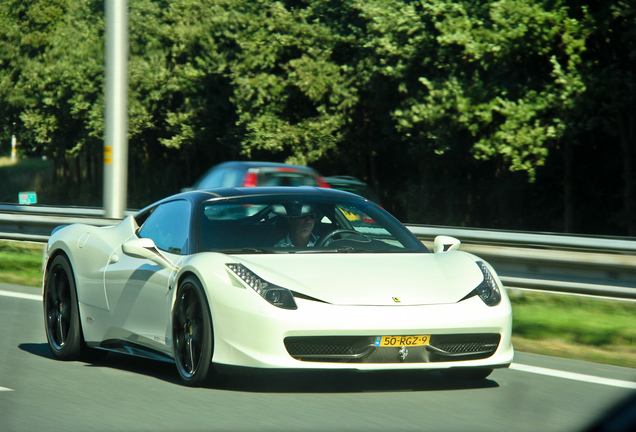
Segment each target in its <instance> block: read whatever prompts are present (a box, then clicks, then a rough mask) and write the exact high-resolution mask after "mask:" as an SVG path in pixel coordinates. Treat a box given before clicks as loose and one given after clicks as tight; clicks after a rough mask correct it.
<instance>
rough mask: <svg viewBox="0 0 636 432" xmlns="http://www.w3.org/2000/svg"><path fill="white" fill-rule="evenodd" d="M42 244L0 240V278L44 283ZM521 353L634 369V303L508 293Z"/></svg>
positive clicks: (635, 344) (3, 280) (635, 365)
mask: <svg viewBox="0 0 636 432" xmlns="http://www.w3.org/2000/svg"><path fill="white" fill-rule="evenodd" d="M43 248H44V245H42V244H36V243H23V242H11V241H0V282H4V283H11V284H16V285H24V286H32V287H40V286H41V285H42V252H43ZM510 300H511V302H512V308H513V337H512V341H513V344H514V346H515V349H516V350H518V351H524V352H531V353H537V354H546V355H551V356H557V357H564V358H571V359H576V360H585V361H591V362H596V363H603V364H612V365H616V366H624V367H631V368H636V302H628V301H614V300H604V299H596V298H591V297H581V296H569V295H561V294H548V293H540V292H524V291H516V290H513V291H511V292H510Z"/></svg>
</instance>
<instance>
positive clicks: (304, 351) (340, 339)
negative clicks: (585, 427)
mask: <svg viewBox="0 0 636 432" xmlns="http://www.w3.org/2000/svg"><path fill="white" fill-rule="evenodd" d="M373 340H374V338H373V337H368V336H361V337H355V336H310V337H288V338H285V348H287V352H288V353H289V355H291V356H292V357H294V358H295V359H298V360H309V361H342V360H355V359H357V358H360V357H363V356H364V355H365V354H368V353H369V352H371V351H373Z"/></svg>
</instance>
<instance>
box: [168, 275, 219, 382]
mask: <svg viewBox="0 0 636 432" xmlns="http://www.w3.org/2000/svg"><path fill="white" fill-rule="evenodd" d="M172 339H173V344H174V345H173V349H174V357H175V362H176V364H177V370H178V371H179V375H180V376H181V379H182V381H183V383H184V384H186V385H188V386H200V385H202V384H204V383H205V382H206V380H207V375H208V371H209V369H210V364H211V361H212V352H213V349H214V342H213V336H212V318H211V317H210V308H209V307H208V302H207V300H206V297H205V292H204V291H203V287H202V286H201V283H200V282H199V281H198V280H197V279H196V278H194V277H188V278H186V279H185V280H184V281H183V283H182V284H181V285H180V287H179V291H178V292H177V299H176V301H175V305H174V310H173V316H172Z"/></svg>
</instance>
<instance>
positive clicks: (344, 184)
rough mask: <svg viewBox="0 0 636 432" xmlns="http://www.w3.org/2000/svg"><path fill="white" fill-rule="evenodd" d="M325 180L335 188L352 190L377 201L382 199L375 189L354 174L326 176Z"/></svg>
mask: <svg viewBox="0 0 636 432" xmlns="http://www.w3.org/2000/svg"><path fill="white" fill-rule="evenodd" d="M325 181H326V182H327V183H328V184H329V186H330V187H331V188H333V189H339V190H343V191H346V192H351V193H354V194H356V195H360V196H362V197H365V198H367V199H369V200H371V201H373V202H375V203H378V204H379V203H380V199H379V198H378V196H377V195H376V194H375V192H373V190H372V189H371V188H370V187H369V185H367V184H366V183H364V182H363V181H361V180H359V179H357V178H355V177H353V176H333V177H325Z"/></svg>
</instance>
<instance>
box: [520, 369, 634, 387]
mask: <svg viewBox="0 0 636 432" xmlns="http://www.w3.org/2000/svg"><path fill="white" fill-rule="evenodd" d="M510 369H515V370H519V371H523V372H530V373H535V374H540V375H548V376H553V377H558V378H565V379H570V380H575V381H583V382H589V383H594V384H602V385H608V386H614V387H622V388H627V389H636V382H631V381H622V380H617V379H611V378H601V377H597V376H594V375H585V374H580V373H574V372H565V371H560V370H556V369H548V368H542V367H538V366H529V365H524V364H519V363H513V364H511V365H510Z"/></svg>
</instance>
